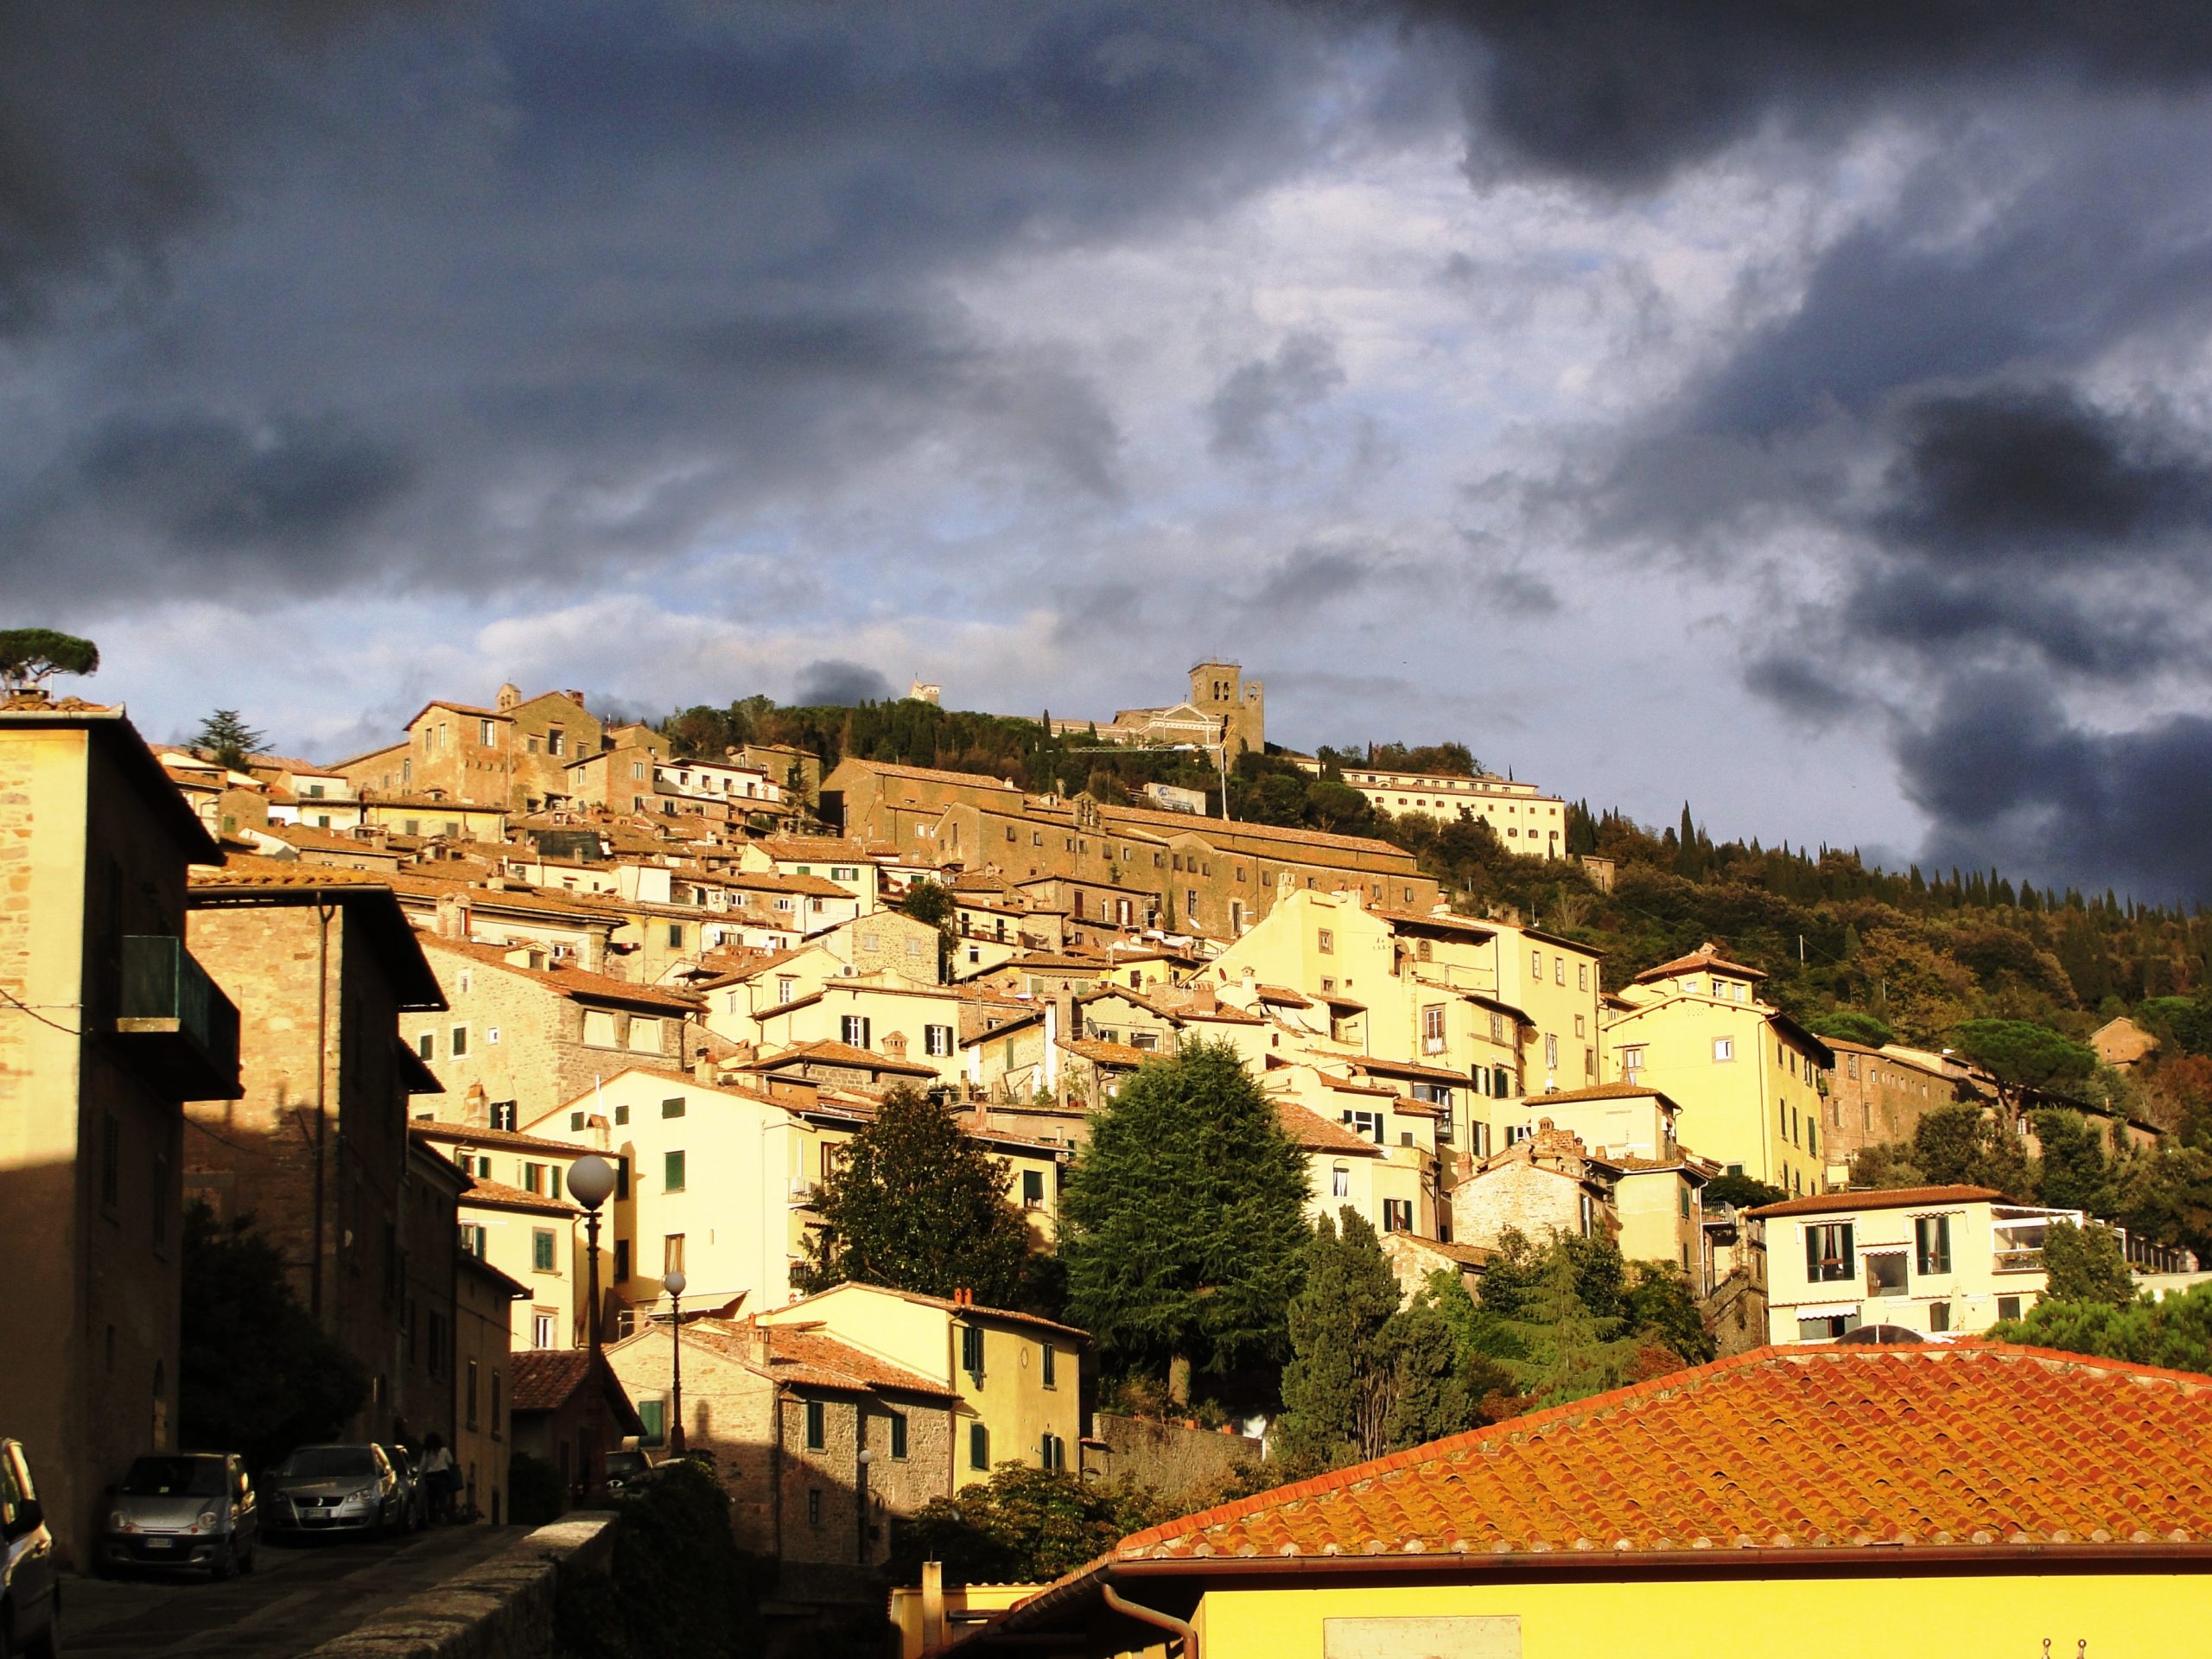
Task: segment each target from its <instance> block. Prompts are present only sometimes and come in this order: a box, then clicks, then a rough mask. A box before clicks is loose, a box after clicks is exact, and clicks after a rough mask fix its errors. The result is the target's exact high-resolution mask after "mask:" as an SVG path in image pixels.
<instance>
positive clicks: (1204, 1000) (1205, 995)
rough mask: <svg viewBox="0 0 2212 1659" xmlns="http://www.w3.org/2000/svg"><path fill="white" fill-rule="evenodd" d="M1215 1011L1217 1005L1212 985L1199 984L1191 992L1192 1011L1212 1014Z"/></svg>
mask: <svg viewBox="0 0 2212 1659" xmlns="http://www.w3.org/2000/svg"><path fill="white" fill-rule="evenodd" d="M1191 1012H1192V1013H1193V1014H1213V1013H1215V1012H1217V1004H1216V1002H1215V1001H1214V995H1213V987H1212V986H1211V985H1210V984H1209V985H1200V986H1198V987H1197V988H1194V989H1193V990H1192V992H1191Z"/></svg>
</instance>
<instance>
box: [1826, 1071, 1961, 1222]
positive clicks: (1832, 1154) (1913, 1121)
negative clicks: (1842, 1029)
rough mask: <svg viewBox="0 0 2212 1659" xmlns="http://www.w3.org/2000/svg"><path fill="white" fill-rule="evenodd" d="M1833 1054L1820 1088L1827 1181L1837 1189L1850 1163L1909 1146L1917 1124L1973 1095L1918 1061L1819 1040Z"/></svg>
mask: <svg viewBox="0 0 2212 1659" xmlns="http://www.w3.org/2000/svg"><path fill="white" fill-rule="evenodd" d="M1822 1040H1823V1041H1824V1042H1826V1043H1827V1046H1828V1047H1829V1049H1830V1050H1831V1051H1833V1052H1834V1055H1835V1064H1834V1066H1832V1067H1831V1068H1830V1069H1829V1070H1828V1071H1827V1074H1826V1075H1825V1077H1823V1078H1822V1083H1823V1084H1824V1086H1825V1088H1826V1090H1827V1101H1826V1102H1825V1103H1824V1104H1825V1107H1826V1110H1825V1112H1824V1113H1823V1116H1826V1118H1827V1163H1828V1180H1829V1182H1830V1183H1831V1184H1832V1185H1837V1186H1840V1185H1843V1183H1844V1181H1845V1179H1847V1176H1848V1173H1849V1171H1850V1167H1851V1160H1852V1159H1853V1158H1854V1157H1856V1156H1857V1155H1858V1154H1859V1153H1860V1152H1862V1151H1864V1150H1865V1149H1866V1147H1871V1146H1876V1145H1878V1144H1880V1143H1882V1142H1884V1141H1910V1140H1911V1139H1912V1135H1913V1131H1914V1130H1915V1129H1916V1128H1919V1127H1920V1120H1921V1119H1922V1118H1923V1117H1925V1116H1928V1114H1929V1113H1930V1112H1932V1111H1934V1110H1936V1109H1937V1108H1938V1107H1942V1106H1948V1105H1952V1104H1954V1103H1956V1102H1958V1101H1960V1100H1970V1099H1972V1098H1973V1097H1974V1096H1973V1095H1972V1094H1971V1092H1970V1091H1968V1090H1967V1088H1966V1086H1965V1084H1963V1083H1962V1082H1961V1080H1959V1079H1958V1078H1956V1077H1951V1076H1949V1075H1948V1074H1947V1073H1945V1072H1943V1071H1939V1070H1936V1068H1934V1067H1931V1066H1927V1065H1921V1064H1920V1063H1919V1062H1918V1061H1916V1060H1913V1059H1910V1058H1906V1057H1905V1056H1904V1055H1901V1054H1893V1053H1891V1052H1888V1051H1886V1050H1884V1049H1879V1048H1872V1047H1869V1046H1867V1045H1866V1044H1865V1043H1853V1042H1847V1041H1845V1040H1844V1039H1841V1038H1840V1037H1829V1038H1825V1039H1822Z"/></svg>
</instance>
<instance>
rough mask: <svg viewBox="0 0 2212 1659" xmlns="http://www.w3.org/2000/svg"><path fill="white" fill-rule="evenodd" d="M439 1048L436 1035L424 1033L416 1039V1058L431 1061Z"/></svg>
mask: <svg viewBox="0 0 2212 1659" xmlns="http://www.w3.org/2000/svg"><path fill="white" fill-rule="evenodd" d="M437 1046H438V1039H437V1037H436V1035H435V1033H431V1032H427V1031H426V1032H424V1033H423V1034H422V1035H421V1036H420V1037H417V1038H416V1039H415V1058H416V1059H418V1060H427V1059H429V1058H430V1056H431V1055H432V1054H433V1053H434V1052H436V1049H437Z"/></svg>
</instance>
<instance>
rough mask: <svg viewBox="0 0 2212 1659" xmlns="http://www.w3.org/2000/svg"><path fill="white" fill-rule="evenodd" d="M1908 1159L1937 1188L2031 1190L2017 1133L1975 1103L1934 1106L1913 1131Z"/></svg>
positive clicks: (2019, 1194) (2024, 1193) (2017, 1194)
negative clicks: (1910, 1152) (1909, 1157)
mask: <svg viewBox="0 0 2212 1659" xmlns="http://www.w3.org/2000/svg"><path fill="white" fill-rule="evenodd" d="M1912 1161H1913V1163H1914V1164H1915V1165H1916V1166H1918V1167H1919V1170H1920V1173H1921V1174H1922V1176H1923V1179H1926V1180H1927V1181H1928V1182H1929V1184H1930V1185H1936V1186H1986V1187H1990V1188H1993V1190H1995V1191H1997V1192H2002V1193H2004V1194H2005V1196H2006V1197H2007V1198H2022V1199H2024V1198H2031V1197H2033V1196H2034V1193H2035V1190H2036V1188H2035V1173H2034V1172H2033V1171H2032V1170H2031V1169H2030V1168H2029V1166H2028V1155H2027V1154H2026V1153H2025V1152H2024V1151H2023V1150H2021V1147H2020V1141H2019V1137H2018V1136H2017V1135H2014V1134H2013V1133H2012V1128H2011V1127H2010V1125H2009V1123H2006V1122H1998V1121H1997V1120H1996V1119H1994V1118H1993V1117H1992V1116H1990V1115H1989V1114H1988V1113H1987V1112H1986V1111H1984V1110H1983V1109H1981V1108H1980V1107H1979V1106H1975V1105H1972V1104H1968V1103H1961V1104H1958V1105H1953V1106H1939V1107H1937V1108H1936V1109H1935V1110H1934V1111H1931V1112H1929V1113H1927V1114H1925V1115H1924V1116H1923V1117H1922V1118H1921V1120H1920V1122H1918V1123H1917V1124H1916V1125H1915V1126H1914V1128H1913V1132H1912Z"/></svg>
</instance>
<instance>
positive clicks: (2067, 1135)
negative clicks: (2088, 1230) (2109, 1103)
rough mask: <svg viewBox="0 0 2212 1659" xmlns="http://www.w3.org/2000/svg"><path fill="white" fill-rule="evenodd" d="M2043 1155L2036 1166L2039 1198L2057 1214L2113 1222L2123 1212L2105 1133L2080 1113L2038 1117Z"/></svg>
mask: <svg viewBox="0 0 2212 1659" xmlns="http://www.w3.org/2000/svg"><path fill="white" fill-rule="evenodd" d="M2035 1125H2036V1141H2037V1144H2038V1145H2039V1146H2040V1147H2041V1148H2042V1153H2043V1155H2042V1157H2041V1159H2040V1160H2038V1161H2037V1166H2036V1196H2037V1198H2040V1199H2041V1200H2042V1201H2043V1202H2044V1203H2045V1204H2047V1205H2050V1206H2051V1207H2052V1208H2053V1209H2057V1210H2082V1211H2088V1213H2089V1214H2090V1215H2093V1216H2109V1215H2111V1214H2113V1212H2114V1211H2117V1210H2118V1209H2119V1208H2120V1192H2119V1172H2118V1170H2117V1169H2116V1168H2115V1167H2114V1166H2113V1160H2112V1159H2111V1157H2110V1156H2109V1155H2107V1153H2106V1151H2105V1135H2104V1130H2103V1128H2102V1127H2101V1125H2100V1124H2098V1123H2097V1122H2094V1121H2093V1120H2091V1119H2089V1118H2086V1117H2084V1116H2082V1114H2081V1113H2079V1112H2066V1111H2056V1110H2047V1111H2040V1112H2037V1114H2036V1115H2035Z"/></svg>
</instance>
